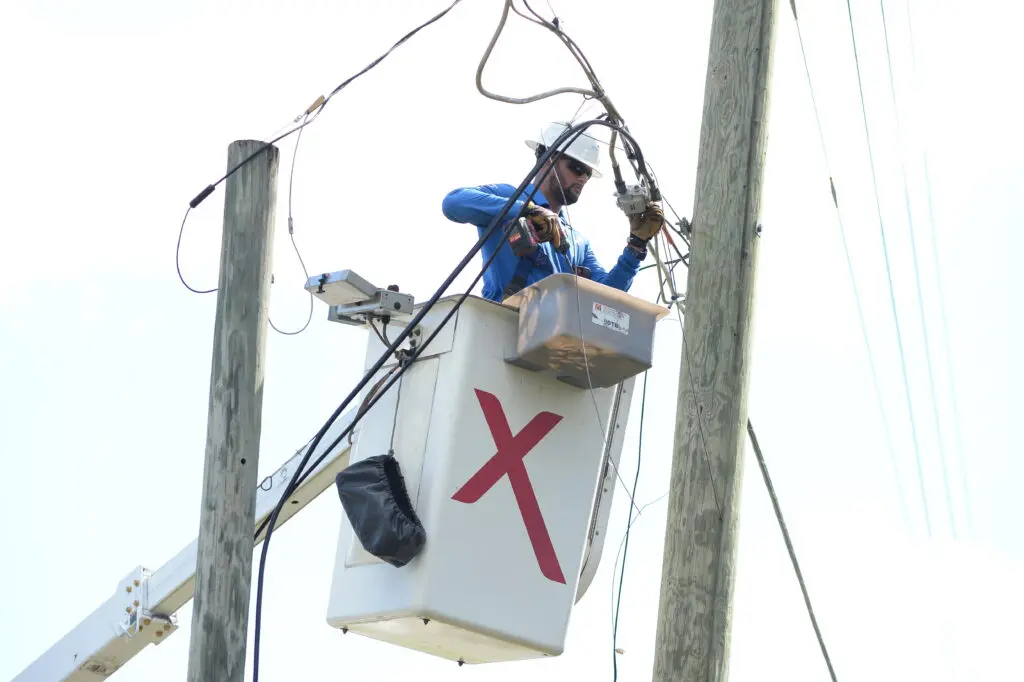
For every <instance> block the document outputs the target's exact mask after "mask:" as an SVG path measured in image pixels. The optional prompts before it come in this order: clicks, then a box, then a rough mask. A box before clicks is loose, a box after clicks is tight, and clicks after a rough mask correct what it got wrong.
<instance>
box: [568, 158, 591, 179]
mask: <svg viewBox="0 0 1024 682" xmlns="http://www.w3.org/2000/svg"><path fill="white" fill-rule="evenodd" d="M566 161H567V162H568V163H567V164H566V167H567V168H568V169H569V170H571V171H572V172H573V173H574V174H576V175H586V176H587V177H588V178H589V177H591V176H592V175H593V174H594V171H593V170H592V169H591V168H590V167H589V166H586V165H584V164H582V163H580V162H579V161H577V160H576V159H566Z"/></svg>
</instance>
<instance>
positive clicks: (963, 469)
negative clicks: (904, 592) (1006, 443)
mask: <svg viewBox="0 0 1024 682" xmlns="http://www.w3.org/2000/svg"><path fill="white" fill-rule="evenodd" d="M906 9H907V33H908V38H909V41H910V68H911V73H912V75H913V77H914V80H915V82H916V80H917V48H916V47H915V44H914V24H913V21H912V20H911V16H910V3H909V0H908V2H907V3H906ZM921 156H922V160H923V162H924V189H925V196H926V197H927V200H928V223H929V225H930V227H931V247H932V248H931V253H932V266H933V267H934V268H935V287H936V295H937V298H938V300H939V305H938V308H939V316H940V320H941V321H942V337H943V345H944V346H945V351H946V352H945V356H946V376H947V381H948V382H949V399H950V403H951V406H952V408H953V419H952V421H953V432H954V434H955V437H956V447H957V454H958V461H959V465H960V483H961V485H962V488H963V490H962V493H963V497H964V517H965V525H966V526H967V535H968V537H972V536H973V535H974V523H973V519H972V516H971V495H970V485H969V484H968V480H967V479H968V475H967V462H966V461H965V455H964V443H963V437H962V434H961V422H960V409H959V406H958V403H959V401H958V399H957V395H958V393H957V390H956V380H955V379H954V375H953V358H952V354H953V348H952V346H951V345H950V342H949V325H948V323H947V321H946V297H945V294H944V292H943V288H942V266H941V264H940V261H939V250H938V231H937V230H936V228H935V211H934V208H933V203H932V180H931V171H930V168H929V167H930V164H929V161H928V146H927V145H924V146H923V148H922V150H921Z"/></svg>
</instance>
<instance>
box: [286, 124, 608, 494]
mask: <svg viewBox="0 0 1024 682" xmlns="http://www.w3.org/2000/svg"><path fill="white" fill-rule="evenodd" d="M595 124H597V125H604V126H607V127H609V128H613V129H619V128H618V126H617V125H616V124H614V123H610V122H607V121H601V120H597V119H595V120H591V121H585V122H584V123H581V124H579V125H580V126H582V127H583V129H584V130H585V129H586V128H588V127H590V126H591V125H595ZM573 130H575V127H570V128H569V129H567V131H566V133H568V132H572V131H573ZM619 132H620V134H623V131H622V130H621V129H619ZM566 133H562V136H559V138H558V139H556V140H555V142H554V143H553V144H552V145H551V147H549V148H548V149H547V150H546V151H545V154H544V156H543V157H542V159H543V160H546V159H547V157H548V154H549V153H550V150H551V149H554V148H556V147H558V146H560V145H561V144H562V139H563V136H565V135H566ZM579 134H581V133H577V134H576V136H577V137H578V136H579ZM626 134H628V133H626ZM539 165H540V164H539ZM536 168H537V166H535V169H536ZM551 170H552V168H548V170H547V171H546V172H545V173H544V174H543V175H542V176H541V180H540V182H543V178H546V177H547V175H548V173H550V172H551ZM534 172H536V170H535V171H534ZM540 182H538V184H540ZM526 184H529V183H526ZM523 187H524V186H523V185H521V186H520V188H519V189H517V190H516V191H515V192H514V193H513V195H512V197H513V198H515V197H516V196H518V195H519V194H521V193H522V191H523ZM536 191H537V188H536V187H535V188H534V192H536ZM529 198H530V199H532V198H533V193H531V194H530V197H529ZM505 211H507V208H505V209H503V210H502V214H503V213H505ZM502 214H499V216H500V215H502ZM493 229H494V228H493V226H492V227H491V228H490V229H489V232H493ZM510 229H511V224H509V225H508V227H507V228H506V231H505V238H506V239H507V238H508V233H509V230H510ZM489 236H490V235H489V234H488V235H486V236H485V237H484V240H486V239H487V238H489ZM498 251H499V250H498V249H496V250H495V252H494V253H493V254H491V257H490V258H489V259H488V260H487V262H486V263H485V264H484V266H483V268H482V269H481V271H480V272H479V273H478V274H477V276H476V278H474V280H473V282H472V283H470V286H469V287H468V288H467V290H466V292H465V293H464V294H462V298H460V300H459V301H458V303H456V305H455V306H454V307H453V308H452V310H451V311H450V312H449V313H448V315H447V316H446V317H445V318H444V319H443V320H442V321H441V323H440V324H439V325H438V327H437V329H435V330H434V332H433V334H431V335H430V336H429V337H427V339H426V340H425V341H424V342H423V343H422V344H421V345H419V346H418V347H417V348H416V351H415V355H416V356H418V355H419V354H420V353H422V352H423V350H424V349H425V348H426V347H427V345H428V344H429V343H430V341H431V340H432V339H433V338H434V337H435V336H437V334H438V333H440V331H441V329H443V328H444V325H445V324H447V322H448V320H450V319H451V317H452V316H453V315H454V314H455V311H456V310H458V307H459V306H461V305H462V302H463V301H464V300H465V298H466V297H467V296H469V293H470V291H471V290H472V288H473V287H474V286H476V283H477V282H478V281H480V278H482V277H483V275H484V273H485V272H486V271H487V269H488V268H489V267H490V264H491V263H492V262H493V261H494V258H495V257H497V254H498ZM412 326H415V325H414V324H413V322H410V323H409V327H412ZM409 327H407V329H408V328H409ZM399 343H400V342H399ZM392 345H394V344H392ZM403 371H404V370H403ZM398 378H399V377H395V378H394V379H393V380H392V382H391V383H389V384H388V386H387V387H385V389H384V391H382V393H381V395H383V392H386V391H387V389H388V388H390V387H391V385H392V384H393V383H394V382H395V381H397V380H398ZM374 402H376V400H375V401H374ZM371 407H372V403H371ZM353 428H355V423H354V422H353V423H352V424H350V425H349V426H348V427H346V429H345V430H344V431H343V432H342V433H341V434H340V435H339V436H338V437H337V438H335V440H334V441H333V442H332V443H331V444H330V445H329V446H328V447H327V449H326V450H325V452H324V453H323V454H321V455H320V457H319V458H318V459H317V460H316V462H314V464H313V466H312V467H310V468H309V470H308V471H307V472H304V473H303V475H302V477H300V479H299V482H300V483H301V481H303V480H305V478H306V476H308V475H309V473H310V472H312V471H314V470H315V469H316V467H317V466H318V465H319V463H320V462H322V461H323V460H324V458H326V457H327V454H328V453H330V452H331V451H332V450H334V448H335V447H336V446H337V444H338V443H340V442H341V440H342V438H344V437H345V436H346V435H347V434H348V432H350V431H351V430H352V429H353Z"/></svg>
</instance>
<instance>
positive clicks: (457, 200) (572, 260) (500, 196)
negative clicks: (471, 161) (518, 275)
mask: <svg viewBox="0 0 1024 682" xmlns="http://www.w3.org/2000/svg"><path fill="white" fill-rule="evenodd" d="M515 190H516V188H515V187H514V186H512V185H506V184H495V185H480V186H479V187H463V188H461V189H456V190H452V191H451V192H449V193H448V194H447V195H446V196H445V198H444V201H443V202H442V204H441V210H442V211H443V212H444V215H445V217H446V218H448V219H449V220H452V221H454V222H457V223H470V224H473V225H476V227H477V234H478V237H483V235H484V233H485V232H486V228H487V226H488V225H489V224H490V222H491V220H493V219H494V216H496V215H498V213H500V212H501V208H502V206H504V205H505V202H506V201H508V198H509V197H510V196H512V195H513V194H514V193H515ZM531 196H532V197H533V203H534V204H536V205H538V206H543V207H545V208H548V209H550V208H551V205H550V204H549V203H548V200H547V199H546V198H545V197H544V195H543V194H542V193H541V191H540V190H539V189H537V190H536V191H535V190H534V186H533V185H532V184H531V185H528V186H527V187H526V189H525V190H524V191H523V193H522V194H521V195H520V197H519V199H518V200H517V201H516V202H515V203H514V204H513V205H512V207H511V208H510V209H509V211H508V212H507V213H506V214H505V220H504V221H503V223H502V224H501V225H499V226H498V227H497V229H495V230H494V232H493V233H492V234H491V236H490V237H489V238H488V239H487V241H486V242H484V245H483V246H482V247H481V249H480V252H481V256H482V259H483V262H485V263H486V262H487V261H488V259H490V257H491V255H492V254H493V253H494V251H495V249H498V248H499V247H500V251H499V253H498V255H497V256H496V257H495V259H494V262H492V263H491V266H490V267H489V268H487V270H486V272H484V277H483V279H484V288H483V296H484V298H487V299H490V300H492V301H501V300H502V298H503V297H502V292H504V290H505V287H506V286H507V285H508V283H509V282H510V281H511V280H512V278H513V276H514V275H515V271H516V267H517V266H518V265H519V260H520V259H519V258H517V257H516V255H515V254H514V253H513V252H512V247H511V246H509V244H508V242H507V241H503V240H502V237H503V236H504V229H503V228H504V226H505V223H507V221H509V220H511V219H512V218H514V217H515V216H517V215H518V214H519V211H520V210H521V209H522V207H523V204H524V203H525V202H526V200H527V199H528V198H529V197H531ZM558 217H559V219H560V220H561V221H562V225H563V226H564V227H565V233H566V236H567V237H568V241H569V250H568V252H567V253H566V254H565V255H563V254H561V253H559V252H558V251H556V250H555V248H554V247H553V246H552V245H551V243H550V242H544V243H542V244H540V249H539V250H538V252H537V257H536V260H535V261H534V263H533V265H532V267H531V268H530V271H529V274H528V275H527V278H526V284H525V286H529V285H530V284H533V283H534V282H537V281H540V280H542V279H544V278H545V277H547V276H548V275H553V274H555V273H562V272H568V273H572V272H575V267H577V266H583V267H586V268H588V269H589V270H590V278H591V279H592V280H594V281H595V282H600V283H601V284H605V285H607V286H610V287H614V288H616V289H619V290H621V291H629V288H630V286H632V284H633V278H634V277H635V276H636V273H637V271H638V270H639V269H640V259H639V258H638V257H637V255H636V254H635V253H634V252H633V251H632V250H631V249H630V248H629V247H624V248H623V249H622V254H621V255H620V256H619V258H618V261H617V262H616V263H615V265H614V266H612V269H611V270H606V269H605V268H604V267H602V265H601V263H600V262H598V260H597V257H596V256H595V255H594V252H593V250H592V249H591V248H590V241H589V240H588V239H587V238H586V237H584V236H583V235H582V234H580V233H579V232H577V231H576V230H574V229H573V228H572V226H571V225H569V223H568V221H567V220H566V218H565V214H564V211H559V215H558Z"/></svg>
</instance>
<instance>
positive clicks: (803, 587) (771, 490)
mask: <svg viewBox="0 0 1024 682" xmlns="http://www.w3.org/2000/svg"><path fill="white" fill-rule="evenodd" d="M747 434H748V435H749V436H750V444H751V445H752V446H753V448H754V455H755V456H756V457H757V465H758V467H759V468H760V469H761V477H762V478H763V479H764V485H765V487H766V488H767V489H768V496H769V497H770V498H771V500H772V508H773V509H774V510H775V518H776V520H778V522H779V529H780V530H781V531H782V539H783V540H784V541H785V543H786V551H787V552H788V553H789V560H790V562H791V563H792V564H793V571H794V572H795V573H796V580H797V582H798V583H800V592H801V593H802V594H803V597H804V604H805V605H806V606H807V615H808V616H809V617H810V619H811V626H812V627H813V628H814V635H815V636H816V637H817V638H818V646H819V647H821V655H822V656H823V657H824V658H825V665H826V666H828V674H829V677H831V678H832V682H836V671H835V668H833V667H832V657H831V656H829V655H828V648H827V647H826V646H825V638H824V637H823V636H822V634H821V628H820V627H819V626H818V619H817V617H815V615H814V606H813V605H812V604H811V596H810V594H808V592H807V584H806V583H805V582H804V575H803V572H802V571H801V570H800V562H799V561H797V558H796V550H794V549H793V541H792V540H791V539H790V537H789V529H787V528H786V520H785V519H784V518H783V517H782V508H781V507H780V506H779V498H778V496H777V495H776V494H775V486H773V485H772V479H771V476H769V475H768V465H767V464H765V461H764V455H762V454H761V445H760V443H758V442H757V434H755V433H754V425H753V424H752V423H751V422H750V420H749V419H748V420H747Z"/></svg>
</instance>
